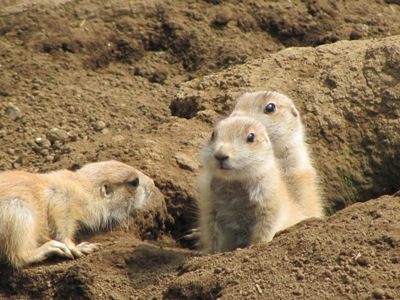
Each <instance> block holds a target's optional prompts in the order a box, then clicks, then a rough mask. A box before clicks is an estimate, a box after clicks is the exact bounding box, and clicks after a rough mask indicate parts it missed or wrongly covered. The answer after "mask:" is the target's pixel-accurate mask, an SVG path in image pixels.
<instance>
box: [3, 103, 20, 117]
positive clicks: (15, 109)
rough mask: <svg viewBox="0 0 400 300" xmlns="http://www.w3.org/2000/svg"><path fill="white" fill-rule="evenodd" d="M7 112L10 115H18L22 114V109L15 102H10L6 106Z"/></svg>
mask: <svg viewBox="0 0 400 300" xmlns="http://www.w3.org/2000/svg"><path fill="white" fill-rule="evenodd" d="M5 113H6V115H7V116H9V117H18V116H19V115H20V114H21V111H20V109H19V108H18V107H16V106H15V105H14V104H12V103H8V105H7V106H6V110H5Z"/></svg>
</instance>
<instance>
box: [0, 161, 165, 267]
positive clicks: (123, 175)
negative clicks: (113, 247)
mask: <svg viewBox="0 0 400 300" xmlns="http://www.w3.org/2000/svg"><path fill="white" fill-rule="evenodd" d="M154 190H155V185H154V182H153V181H152V180H151V179H150V178H149V177H147V176H146V175H144V174H143V173H141V172H139V171H138V170H136V169H135V168H133V167H131V166H129V165H126V164H124V163H121V162H117V161H104V162H97V163H89V164H87V165H85V166H83V167H82V168H81V169H79V170H78V171H76V172H71V171H67V170H61V171H55V172H51V173H47V174H33V173H28V172H24V171H5V172H2V173H0V257H1V258H5V259H6V260H7V261H8V262H9V263H10V264H11V265H12V266H13V267H14V268H19V267H23V266H25V265H28V264H32V263H37V262H40V261H43V260H45V259H46V258H47V257H49V256H51V255H59V256H63V257H67V258H70V259H74V258H78V257H81V256H82V255H84V254H89V253H91V252H93V251H95V250H96V249H97V248H98V247H99V244H93V243H87V242H83V243H80V244H79V245H75V243H74V242H73V238H74V236H75V233H76V232H77V231H78V230H79V229H88V230H90V231H94V232H95V231H98V230H101V229H107V228H108V227H109V226H111V225H112V224H125V225H127V224H128V222H129V217H130V216H131V215H133V214H134V213H135V212H136V211H138V210H145V209H147V208H150V207H154V206H161V205H162V203H161V201H159V202H158V203H152V201H153V197H152V194H153V191H154ZM157 201H158V200H157Z"/></svg>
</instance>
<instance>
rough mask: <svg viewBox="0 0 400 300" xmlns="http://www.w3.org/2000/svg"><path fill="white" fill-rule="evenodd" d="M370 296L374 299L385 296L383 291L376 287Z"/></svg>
mask: <svg viewBox="0 0 400 300" xmlns="http://www.w3.org/2000/svg"><path fill="white" fill-rule="evenodd" d="M372 296H373V297H374V299H383V298H384V296H385V291H384V290H382V289H380V288H377V289H375V290H374V291H373V292H372Z"/></svg>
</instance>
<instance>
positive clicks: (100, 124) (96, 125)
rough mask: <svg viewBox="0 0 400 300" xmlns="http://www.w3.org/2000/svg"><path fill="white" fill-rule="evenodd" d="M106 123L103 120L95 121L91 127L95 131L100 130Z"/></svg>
mask: <svg viewBox="0 0 400 300" xmlns="http://www.w3.org/2000/svg"><path fill="white" fill-rule="evenodd" d="M106 126H107V125H106V123H105V122H103V121H96V122H95V123H94V124H93V129H94V130H96V131H102V130H103V129H104V128H106Z"/></svg>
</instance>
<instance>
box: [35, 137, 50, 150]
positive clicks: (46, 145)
mask: <svg viewBox="0 0 400 300" xmlns="http://www.w3.org/2000/svg"><path fill="white" fill-rule="evenodd" d="M35 143H36V145H38V146H40V147H41V148H45V149H47V148H50V147H51V142H50V141H49V140H48V139H46V138H41V137H38V138H36V139H35Z"/></svg>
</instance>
